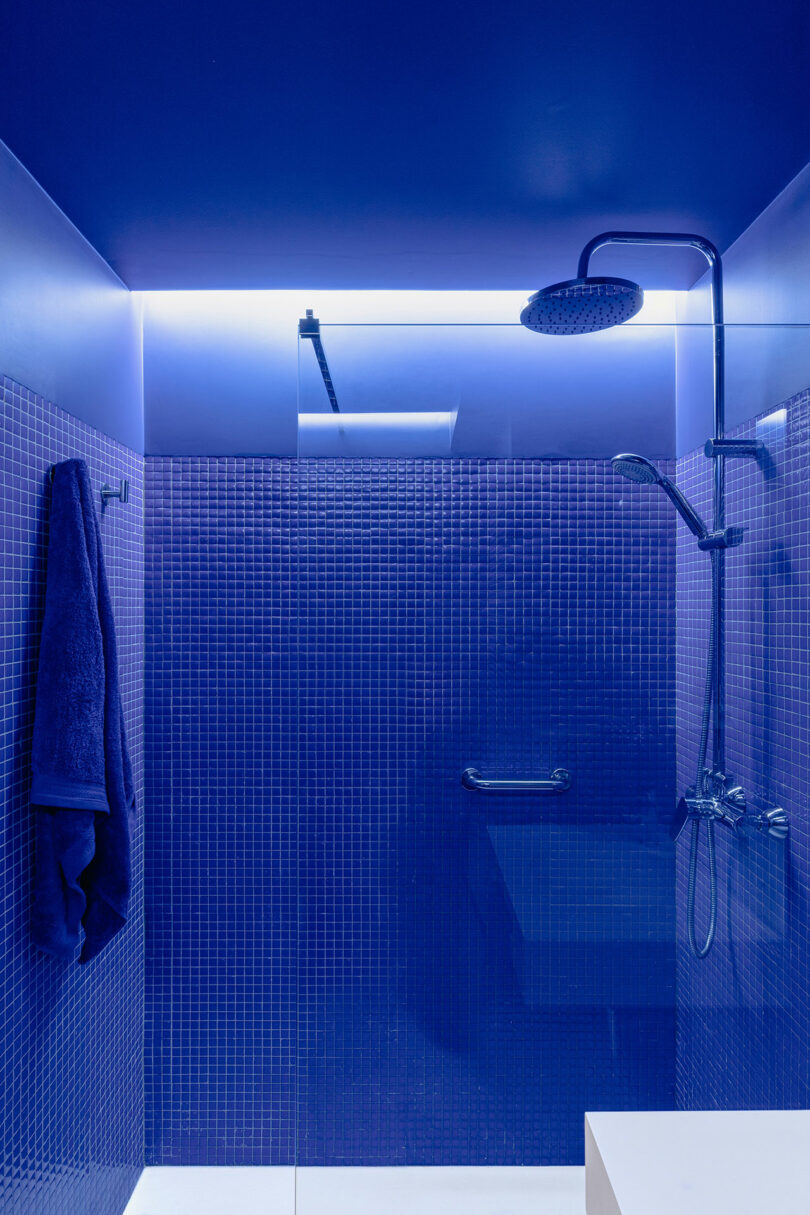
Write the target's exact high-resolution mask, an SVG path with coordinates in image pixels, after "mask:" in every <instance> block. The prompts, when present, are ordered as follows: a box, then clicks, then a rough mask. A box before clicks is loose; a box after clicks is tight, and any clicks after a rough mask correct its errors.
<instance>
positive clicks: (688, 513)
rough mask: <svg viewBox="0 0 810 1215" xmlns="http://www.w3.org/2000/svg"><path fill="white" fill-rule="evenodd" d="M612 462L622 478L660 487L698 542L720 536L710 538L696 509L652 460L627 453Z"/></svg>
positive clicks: (614, 458) (615, 457) (615, 470)
mask: <svg viewBox="0 0 810 1215" xmlns="http://www.w3.org/2000/svg"><path fill="white" fill-rule="evenodd" d="M610 462H611V464H612V465H613V470H614V472H617V473H619V475H620V476H622V477H627V479H628V480H629V481H637V482H638V483H639V484H640V485H660V486H661V488H662V489H663V491H664V493H665V494H666V495H667V497H668V498H669V500H670V502H671V503H672V505H673V506H674V507H675V509H676V510H677V512H678V514H679V515H680V516H681V518H682V519H683V521H684V523H685V524H686V526H687V527H688V528H689V530H690V532H691V533H692V535H693V536H697V538H698V542H700V541H705V540H707V539H708V540H712V539H714V538H715V536H716V535H719V534H720V533H715V534H713V535H712V536H709V530H708V528H707V527H706V524H705V523H704V522H703V520H702V519H701V517H700V515H699V514H698V513H697V511H696V510H695V508H694V507H693V506H692V505H691V504H690V503H689V502H687V500H686V498H685V497H684V496H683V494H682V493H681V491H680V490H679V489H678V487H677V485H674V484H673V482H672V481H670V479H669V477H665V476H664V474H663V473H660V472H659V471H658V469H657V468H656V467H655V465H654V464H653V463H652V461H651V460H648V459H646V457H644V456H637V455H635V453H634V452H630V451H626V452H622V454H621V455H618V456H614V457H613V459H612V460H611V461H610Z"/></svg>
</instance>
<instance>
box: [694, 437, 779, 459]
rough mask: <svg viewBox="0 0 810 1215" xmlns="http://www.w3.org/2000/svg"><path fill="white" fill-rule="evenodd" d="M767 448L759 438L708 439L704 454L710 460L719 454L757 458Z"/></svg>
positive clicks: (716, 457)
mask: <svg viewBox="0 0 810 1215" xmlns="http://www.w3.org/2000/svg"><path fill="white" fill-rule="evenodd" d="M764 450H765V444H764V443H760V441H759V440H758V439H707V440H706V444H705V446H704V448H703V454H704V456H706V458H707V459H708V460H716V459H718V457H719V456H736V457H738V458H739V457H743V458H746V457H747V458H748V459H754V460H756V459H757V457H758V456H760V455H761V454H762V452H763V451H764Z"/></svg>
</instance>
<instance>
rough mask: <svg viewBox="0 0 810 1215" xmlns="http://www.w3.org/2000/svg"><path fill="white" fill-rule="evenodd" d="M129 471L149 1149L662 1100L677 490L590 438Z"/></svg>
mask: <svg viewBox="0 0 810 1215" xmlns="http://www.w3.org/2000/svg"><path fill="white" fill-rule="evenodd" d="M147 481H148V520H147V637H148V644H147V669H148V680H147V686H148V692H147V713H146V719H147V752H148V755H149V761H148V774H147V798H148V803H149V806H150V832H149V836H148V845H147V846H148V866H149V871H150V883H149V896H148V897H149V933H148V957H149V964H148V977H147V983H148V992H147V1017H148V1031H147V1094H148V1095H147V1143H148V1158H149V1159H150V1160H151V1161H153V1162H156V1163H184V1164H190V1163H206V1164H212V1163H227V1164H272V1163H292V1162H294V1161H295V1160H297V1161H298V1162H299V1163H302V1164H396V1163H400V1164H451V1163H453V1164H487V1163H493V1164H507V1163H525V1164H541V1163H572V1162H576V1161H579V1160H581V1157H582V1113H583V1111H584V1109H585V1108H590V1109H599V1108H611V1109H621V1108H628V1109H638V1108H649V1107H653V1108H655V1107H661V1106H669V1105H671V1104H672V1102H673V1083H674V946H673V938H674V922H673V916H674V898H673V891H674V857H673V852H672V849H671V847H670V845H669V844H668V842H667V838H666V825H667V823H668V820H669V815H670V813H671V806H672V793H673V788H674V740H675V716H674V698H673V678H674V615H673V612H672V599H673V595H674V560H673V538H674V522H673V519H672V513H671V511H670V510H669V509H668V507H667V504H666V502H665V501H664V500H663V496H662V495H655V494H650V493H649V492H647V493H644V494H642V493H639V492H638V489H637V487H634V486H629V487H628V485H627V483H626V482H623V481H621V479H619V478H617V477H616V476H615V475H613V473H612V472H611V470H610V465H609V463H607V462H602V461H588V460H583V461H553V460H548V461H544V460H386V459H368V460H297V461H296V460H282V459H241V460H240V459H219V460H216V459H210V460H209V459H197V458H193V457H192V458H182V459H171V458H161V459H150V460H148V461H147ZM470 763H473V764H475V765H476V766H478V767H480V768H481V769H482V771H484V772H485V773H488V774H503V775H510V774H511V775H517V774H525V773H527V772H530V773H545V772H547V771H548V770H549V769H550V768H552V767H554V766H556V765H558V764H564V765H565V766H567V767H569V768H570V769H571V771H572V773H573V775H574V784H573V787H572V790H571V792H570V793H569V794H566V795H565V796H564V797H561V798H552V799H544V800H543V801H542V802H536V803H535V802H531V803H525V802H524V803H522V804H520V805H518V804H517V803H516V802H515V801H514V799H508V800H507V799H504V798H500V797H495V798H491V799H483V798H481V797H479V796H477V795H475V794H471V793H469V792H467V791H465V790H463V789H462V788H461V785H460V783H459V777H460V773H461V771H462V769H463V768H464V767H465V766H466V765H467V764H470Z"/></svg>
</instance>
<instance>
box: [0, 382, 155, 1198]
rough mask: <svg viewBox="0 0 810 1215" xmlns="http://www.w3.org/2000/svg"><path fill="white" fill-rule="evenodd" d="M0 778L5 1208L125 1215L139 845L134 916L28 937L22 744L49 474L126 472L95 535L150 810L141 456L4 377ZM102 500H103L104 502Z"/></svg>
mask: <svg viewBox="0 0 810 1215" xmlns="http://www.w3.org/2000/svg"><path fill="white" fill-rule="evenodd" d="M1 384H2V387H1V388H0V402H1V403H2V415H3V417H2V436H0V469H1V470H2V477H0V487H1V488H0V513H1V516H2V529H3V574H2V647H3V653H2V706H3V729H2V736H1V737H0V743H2V758H1V759H0V780H1V781H2V806H3V811H2V825H1V828H0V866H1V867H2V872H3V887H2V900H1V901H0V1008H2V1010H3V1015H2V1032H1V1033H0V1107H1V1108H2V1114H3V1117H2V1131H1V1132H0V1136H1V1137H2V1148H1V1149H0V1209H2V1211H3V1212H4V1215H6V1213H8V1215H12V1213H13V1215H76V1213H77V1212H81V1213H82V1215H117V1213H119V1212H121V1211H122V1210H123V1208H124V1206H125V1205H126V1202H127V1199H128V1197H129V1194H130V1193H131V1191H132V1189H133V1187H134V1184H135V1181H136V1180H137V1177H138V1174H139V1172H140V1169H141V1164H142V1158H143V998H142V993H143V969H144V968H143V916H142V870H143V865H142V846H141V838H140V834H139V835H138V837H137V838H136V840H135V842H134V843H135V847H134V857H133V860H134V877H135V890H134V899H133V912H132V917H131V921H130V924H129V925H128V927H127V928H126V929H125V930H124V931H123V932H122V933H121V934H120V935H119V936H118V937H116V939H115V941H114V942H113V943H112V944H111V945H110V946H109V947H108V948H107V949H106V950H105V951H104V953H103V954H102V955H101V956H100V957H99V959H98V960H97V961H94V962H92V963H90V964H88V965H87V966H82V967H80V966H79V965H78V964H77V963H70V964H66V963H61V962H58V961H55V960H54V959H52V958H50V957H48V956H46V955H45V954H42V953H40V952H39V951H37V950H36V949H34V948H33V946H32V945H31V942H30V938H29V929H28V920H29V882H30V874H31V864H32V844H33V838H32V837H33V832H32V817H31V812H30V808H29V802H28V790H29V781H30V772H29V753H30V737H31V728H32V724H33V708H34V693H35V685H36V670H37V645H38V639H39V631H40V627H41V621H42V609H43V595H44V579H45V558H46V544H47V531H46V529H47V479H46V475H47V470H48V467H49V465H51V464H52V463H54V462H55V461H58V460H63V459H66V458H68V457H71V456H79V457H82V458H83V459H85V460H86V461H87V463H88V465H89V467H90V472H91V476H92V479H93V483H94V484H95V485H98V486H99V487H100V486H101V484H102V482H103V481H105V480H110V481H113V482H117V481H118V479H119V478H121V477H126V478H128V479H129V482H130V495H131V496H130V501H129V503H128V504H127V505H121V504H120V503H113V504H112V505H111V506H109V507H107V508H106V509H105V511H104V513H103V516H102V522H101V531H102V537H103V541H104V550H105V557H106V563H107V571H108V575H109V579H110V586H111V591H112V596H113V604H114V610H115V617H116V627H117V632H118V643H119V660H120V667H121V688H122V693H123V701H124V713H125V717H126V726H127V730H128V736H129V745H130V749H131V753H132V760H133V767H134V772H135V777H136V782H137V783H136V787H137V790H138V801H139V804H140V805H142V801H143V798H142V783H143V779H142V778H143V746H142V737H141V733H142V731H141V721H142V714H143V594H142V579H143V568H142V567H143V509H142V505H143V492H142V491H143V460H142V458H141V457H139V456H137V455H135V453H134V452H132V451H130V450H129V449H127V448H125V447H122V446H121V445H120V444H118V443H116V442H114V441H113V440H112V439H109V438H107V437H106V436H105V435H103V434H100V433H99V432H97V431H95V430H93V429H91V428H90V427H89V426H86V425H85V424H84V423H82V422H79V421H77V420H76V419H75V418H73V417H71V416H70V415H69V414H66V413H64V412H63V411H62V410H60V409H58V408H56V407H55V406H54V405H52V404H50V403H48V402H47V401H44V400H43V399H42V398H41V397H39V396H36V395H35V394H34V393H32V392H28V391H27V390H26V389H25V388H22V387H20V386H19V385H17V384H15V383H13V382H12V381H11V380H8V379H3V380H2V381H1ZM99 501H100V500H99Z"/></svg>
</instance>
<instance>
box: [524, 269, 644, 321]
mask: <svg viewBox="0 0 810 1215" xmlns="http://www.w3.org/2000/svg"><path fill="white" fill-rule="evenodd" d="M643 303H644V292H643V291H642V289H641V287H639V285H638V283H631V282H630V280H629V279H627V278H571V279H568V280H566V282H564V283H554V284H553V285H552V286H551V287H544V288H543V289H542V291H535V293H534V295H532V296H530V297H529V299H528V300H527V301H526V303H525V305H524V307H523V310H522V312H521V314H520V323H521V325H525V326H526V328H527V329H531V330H532V332H533V333H550V334H580V333H598V332H599V330H600V329H611V328H613V326H614V325H621V324H623V323H624V322H625V321H629V320H630V317H631V316H635V315H636V313H637V312H638V310H639V309H640V308H641V305H642V304H643Z"/></svg>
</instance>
